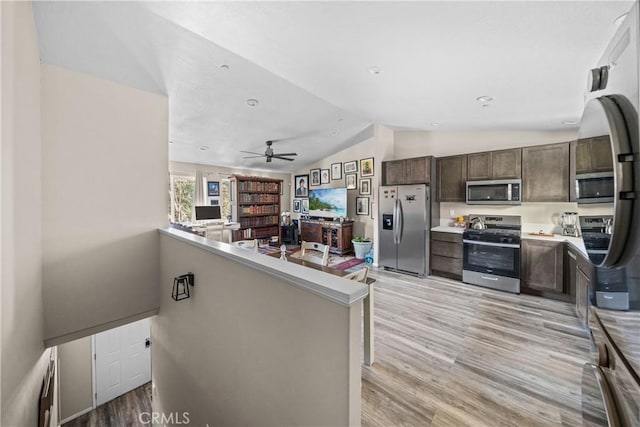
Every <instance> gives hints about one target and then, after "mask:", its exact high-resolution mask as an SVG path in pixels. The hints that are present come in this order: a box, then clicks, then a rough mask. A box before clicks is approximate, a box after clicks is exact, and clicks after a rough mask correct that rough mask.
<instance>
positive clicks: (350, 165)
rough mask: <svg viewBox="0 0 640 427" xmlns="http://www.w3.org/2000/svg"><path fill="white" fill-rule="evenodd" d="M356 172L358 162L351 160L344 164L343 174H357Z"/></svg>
mask: <svg viewBox="0 0 640 427" xmlns="http://www.w3.org/2000/svg"><path fill="white" fill-rule="evenodd" d="M357 172H358V162H357V161H355V160H352V161H350V162H344V173H345V174H347V173H357Z"/></svg>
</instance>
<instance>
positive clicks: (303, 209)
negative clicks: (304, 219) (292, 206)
mask: <svg viewBox="0 0 640 427" xmlns="http://www.w3.org/2000/svg"><path fill="white" fill-rule="evenodd" d="M300 212H301V213H302V214H304V215H309V199H302V206H301V209H300Z"/></svg>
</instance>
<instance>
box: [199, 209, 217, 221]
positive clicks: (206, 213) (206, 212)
mask: <svg viewBox="0 0 640 427" xmlns="http://www.w3.org/2000/svg"><path fill="white" fill-rule="evenodd" d="M220 218H222V216H221V215H220V206H196V221H202V220H205V219H220Z"/></svg>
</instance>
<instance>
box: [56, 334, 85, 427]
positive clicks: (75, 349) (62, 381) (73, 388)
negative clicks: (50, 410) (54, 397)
mask: <svg viewBox="0 0 640 427" xmlns="http://www.w3.org/2000/svg"><path fill="white" fill-rule="evenodd" d="M91 359H92V357H91V337H84V338H80V339H79V340H75V341H71V342H68V343H64V344H61V345H59V346H58V381H59V390H60V395H59V399H60V400H59V401H60V420H65V419H67V418H69V417H71V416H72V415H76V414H78V413H80V412H82V411H85V410H86V409H89V408H91V407H92V406H93V399H91V395H92V394H93V380H92V378H93V371H92V366H91Z"/></svg>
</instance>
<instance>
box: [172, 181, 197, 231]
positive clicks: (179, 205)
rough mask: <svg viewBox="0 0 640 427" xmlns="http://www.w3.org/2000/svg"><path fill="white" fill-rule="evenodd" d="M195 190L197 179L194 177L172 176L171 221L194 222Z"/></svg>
mask: <svg viewBox="0 0 640 427" xmlns="http://www.w3.org/2000/svg"><path fill="white" fill-rule="evenodd" d="M195 191H196V179H195V178H194V177H192V176H191V177H189V176H172V177H171V212H170V215H171V222H179V223H189V222H192V220H193V217H192V216H193V199H194V196H195Z"/></svg>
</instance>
